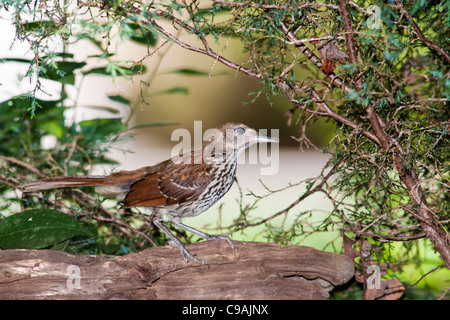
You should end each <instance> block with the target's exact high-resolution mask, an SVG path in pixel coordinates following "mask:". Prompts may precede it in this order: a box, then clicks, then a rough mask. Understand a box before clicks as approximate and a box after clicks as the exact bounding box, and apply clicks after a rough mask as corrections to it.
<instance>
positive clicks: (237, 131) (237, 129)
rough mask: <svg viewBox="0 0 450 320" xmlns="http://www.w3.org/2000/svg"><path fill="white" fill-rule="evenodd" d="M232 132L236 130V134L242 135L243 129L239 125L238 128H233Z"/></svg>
mask: <svg viewBox="0 0 450 320" xmlns="http://www.w3.org/2000/svg"><path fill="white" fill-rule="evenodd" d="M234 132H236V134H237V135H238V136H242V135H243V134H244V133H245V129H244V128H242V127H239V128H236V129H234Z"/></svg>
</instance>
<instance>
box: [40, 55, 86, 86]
mask: <svg viewBox="0 0 450 320" xmlns="http://www.w3.org/2000/svg"><path fill="white" fill-rule="evenodd" d="M55 64H56V68H55V69H53V68H51V69H50V68H49V69H47V70H46V71H45V72H43V73H42V74H41V75H40V76H41V77H42V78H45V79H49V80H53V81H58V82H61V83H65V84H71V85H74V84H75V75H74V73H73V72H74V71H75V70H76V69H81V68H83V67H84V66H85V65H86V62H71V61H59V62H56V63H55Z"/></svg>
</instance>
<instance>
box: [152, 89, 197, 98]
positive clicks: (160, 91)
mask: <svg viewBox="0 0 450 320" xmlns="http://www.w3.org/2000/svg"><path fill="white" fill-rule="evenodd" d="M175 93H181V94H185V95H188V94H189V89H188V88H186V87H173V88H170V89H164V90H159V91H155V92H152V96H157V95H161V94H175Z"/></svg>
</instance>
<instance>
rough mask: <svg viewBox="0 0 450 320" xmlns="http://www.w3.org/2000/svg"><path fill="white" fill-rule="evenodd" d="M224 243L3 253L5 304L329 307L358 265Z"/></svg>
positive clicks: (292, 249) (309, 251)
mask: <svg viewBox="0 0 450 320" xmlns="http://www.w3.org/2000/svg"><path fill="white" fill-rule="evenodd" d="M235 244H236V246H237V248H238V253H236V252H235V251H234V250H233V249H231V248H230V246H229V245H228V243H226V241H222V242H221V243H218V242H217V241H207V242H201V243H195V244H191V245H188V246H187V248H188V250H189V251H190V252H191V253H193V254H197V256H198V257H199V258H201V259H203V260H205V261H207V262H208V264H207V265H200V264H198V263H195V262H189V263H186V262H185V261H184V260H183V259H182V258H181V255H180V251H179V250H178V248H176V247H174V246H164V247H155V248H149V249H146V250H143V251H141V252H139V253H131V254H128V255H125V256H116V257H101V256H92V255H89V256H86V255H75V254H69V253H66V252H62V251H53V250H4V251H0V299H325V298H327V297H328V295H329V294H328V292H329V291H330V290H331V289H332V288H333V287H334V286H337V285H341V284H344V283H346V282H347V281H349V280H350V279H351V278H352V277H353V274H354V264H353V261H352V260H351V259H350V258H348V257H346V256H343V255H339V254H334V253H330V252H324V251H320V250H317V249H313V248H310V247H301V246H283V245H277V244H271V243H257V242H235Z"/></svg>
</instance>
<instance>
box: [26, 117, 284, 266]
mask: <svg viewBox="0 0 450 320" xmlns="http://www.w3.org/2000/svg"><path fill="white" fill-rule="evenodd" d="M208 136H209V137H207V138H206V139H204V142H203V144H202V147H201V148H199V149H197V150H193V151H190V152H185V153H184V154H179V155H175V156H173V157H171V158H169V159H167V160H165V161H162V162H159V163H157V164H156V165H153V166H146V167H142V168H140V169H136V170H132V171H119V172H116V173H112V174H111V175H109V176H71V177H69V176H59V177H52V178H45V179H41V180H37V181H32V182H27V183H24V184H22V185H20V186H19V189H20V190H22V191H23V192H24V193H29V192H36V191H42V190H50V189H59V188H73V187H83V186H93V187H95V192H96V193H98V194H100V195H102V196H104V197H107V198H115V199H116V200H118V201H120V202H122V203H123V205H122V208H133V207H152V208H153V212H152V213H151V220H152V222H153V223H154V224H155V225H156V226H157V227H158V228H159V229H160V230H161V231H163V232H164V234H166V235H167V236H168V237H169V239H170V240H171V243H173V244H174V245H176V246H177V247H178V248H179V249H180V252H181V255H182V257H183V259H184V260H185V261H186V263H188V258H189V259H191V260H193V261H195V262H198V263H201V264H206V262H205V261H204V260H201V259H199V258H197V257H195V255H193V254H191V253H190V252H189V251H188V250H187V249H186V247H185V246H184V244H183V243H182V242H181V241H180V240H179V239H178V238H177V237H176V236H175V235H174V234H173V233H172V232H171V231H170V229H169V228H168V227H167V226H166V225H165V224H164V223H163V216H164V215H168V220H169V223H170V224H171V225H172V226H175V227H177V228H180V229H183V230H186V231H188V232H190V233H193V234H196V235H198V236H200V237H202V238H204V239H206V240H213V239H215V240H217V241H219V242H220V241H221V240H226V241H227V242H228V243H229V245H230V246H231V248H233V249H235V250H237V249H236V248H235V245H234V244H233V242H232V241H231V239H230V238H229V237H228V236H222V235H209V234H207V233H204V232H202V231H200V230H197V229H195V228H192V227H190V226H187V225H185V224H183V223H181V219H182V218H185V217H194V216H197V215H199V214H201V213H203V212H204V211H206V210H207V209H208V208H210V207H211V206H212V205H214V204H215V203H216V202H217V201H218V200H219V199H220V198H222V197H223V196H224V195H225V194H226V193H227V192H228V190H229V189H230V188H231V186H232V184H233V182H234V181H235V176H236V169H237V159H238V156H239V154H240V153H242V152H243V151H244V150H245V149H246V148H248V147H249V146H250V145H253V144H256V143H271V142H275V143H277V142H279V141H278V139H277V138H273V137H270V136H266V135H262V134H259V133H258V132H257V131H256V130H255V129H252V128H250V127H248V126H246V125H245V124H242V123H238V122H228V123H225V124H222V125H220V126H219V127H217V128H215V129H212V130H211V129H210V131H209V135H208Z"/></svg>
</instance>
